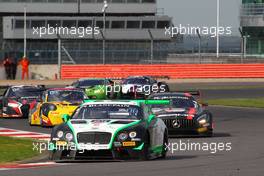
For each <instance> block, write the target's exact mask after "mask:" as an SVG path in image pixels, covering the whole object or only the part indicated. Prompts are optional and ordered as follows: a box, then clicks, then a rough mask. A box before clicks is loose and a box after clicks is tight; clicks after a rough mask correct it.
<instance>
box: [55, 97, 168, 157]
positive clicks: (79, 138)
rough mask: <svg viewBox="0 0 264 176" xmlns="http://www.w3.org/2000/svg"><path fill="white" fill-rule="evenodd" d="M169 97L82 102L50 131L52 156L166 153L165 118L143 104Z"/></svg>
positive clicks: (161, 155) (152, 155)
mask: <svg viewBox="0 0 264 176" xmlns="http://www.w3.org/2000/svg"><path fill="white" fill-rule="evenodd" d="M153 103H154V104H157V103H166V104H168V103H169V101H156V100H155V101H154V102H153V101H149V100H140V101H125V100H124V101H93V102H86V103H84V104H83V105H81V106H80V107H79V108H78V109H77V110H76V111H75V113H74V114H73V115H72V116H71V117H70V116H68V115H65V116H64V119H65V123H63V124H61V125H59V126H56V127H54V128H53V130H52V134H51V145H50V150H51V159H52V160H55V161H59V160H83V159H84V160H93V159H103V160H107V159H116V160H126V159H143V160H147V159H154V158H158V157H165V156H166V149H167V147H166V144H167V143H168V135H167V128H166V125H165V124H164V122H163V121H162V120H161V119H159V118H156V116H155V115H154V114H152V113H151V111H150V108H149V106H147V105H146V104H153Z"/></svg>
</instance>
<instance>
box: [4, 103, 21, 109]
mask: <svg viewBox="0 0 264 176" xmlns="http://www.w3.org/2000/svg"><path fill="white" fill-rule="evenodd" d="M7 106H9V107H12V108H17V107H18V106H19V105H18V104H17V103H8V104H7Z"/></svg>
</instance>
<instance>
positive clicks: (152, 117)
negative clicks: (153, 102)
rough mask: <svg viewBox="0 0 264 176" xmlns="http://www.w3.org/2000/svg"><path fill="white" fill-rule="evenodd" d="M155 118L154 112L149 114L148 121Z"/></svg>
mask: <svg viewBox="0 0 264 176" xmlns="http://www.w3.org/2000/svg"><path fill="white" fill-rule="evenodd" d="M154 118H155V115H154V114H151V115H150V116H149V118H148V122H151V121H152V120H153V119H154Z"/></svg>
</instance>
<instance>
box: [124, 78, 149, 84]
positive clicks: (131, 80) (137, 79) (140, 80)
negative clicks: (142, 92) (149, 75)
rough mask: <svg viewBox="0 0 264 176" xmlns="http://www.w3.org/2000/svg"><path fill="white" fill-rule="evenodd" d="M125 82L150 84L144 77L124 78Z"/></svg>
mask: <svg viewBox="0 0 264 176" xmlns="http://www.w3.org/2000/svg"><path fill="white" fill-rule="evenodd" d="M123 84H149V82H148V81H147V80H146V79H144V78H129V79H126V80H124V82H123Z"/></svg>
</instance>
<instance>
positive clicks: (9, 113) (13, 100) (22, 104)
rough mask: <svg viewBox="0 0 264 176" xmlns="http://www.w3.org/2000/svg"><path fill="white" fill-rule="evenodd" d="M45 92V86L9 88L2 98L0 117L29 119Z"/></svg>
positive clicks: (0, 98)
mask: <svg viewBox="0 0 264 176" xmlns="http://www.w3.org/2000/svg"><path fill="white" fill-rule="evenodd" d="M44 90H45V87H44V86H26V85H21V86H7V87H6V90H5V92H4V94H3V96H1V97H0V117H15V118H20V117H21V118H28V114H29V110H30V109H32V108H33V107H34V106H35V104H36V103H37V101H38V100H39V99H40V97H41V94H42V92H43V91H44Z"/></svg>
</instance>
